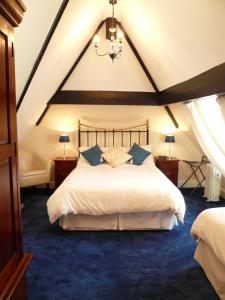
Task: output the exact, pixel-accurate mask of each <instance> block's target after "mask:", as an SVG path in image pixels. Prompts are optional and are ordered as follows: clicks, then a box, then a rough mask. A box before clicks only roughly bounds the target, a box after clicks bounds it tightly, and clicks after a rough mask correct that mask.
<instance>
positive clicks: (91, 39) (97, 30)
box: [53, 20, 105, 97]
mask: <svg viewBox="0 0 225 300" xmlns="http://www.w3.org/2000/svg"><path fill="white" fill-rule="evenodd" d="M104 23H105V20H103V21H102V22H101V23H100V24H99V25H98V27H97V29H96V30H95V32H94V33H93V34H92V36H91V38H90V39H89V40H88V42H87V44H86V45H85V47H84V49H83V50H82V51H81V53H80V55H79V56H78V58H77V59H76V60H75V62H74V63H73V65H72V67H71V68H70V70H69V72H68V73H67V74H66V76H65V77H64V79H63V81H62V82H61V84H60V85H59V87H58V89H57V91H56V92H55V94H56V93H58V92H59V91H60V90H61V89H62V88H63V86H64V84H65V83H66V82H67V80H68V79H69V77H70V75H71V74H72V73H73V71H74V70H75V68H76V66H77V65H78V64H79V62H80V60H81V59H82V57H83V56H84V54H85V52H86V51H87V49H88V47H89V46H90V44H91V43H92V41H93V38H94V36H95V35H96V34H97V33H98V32H99V30H100V29H101V28H102V26H103V24H104ZM53 97H54V96H53Z"/></svg>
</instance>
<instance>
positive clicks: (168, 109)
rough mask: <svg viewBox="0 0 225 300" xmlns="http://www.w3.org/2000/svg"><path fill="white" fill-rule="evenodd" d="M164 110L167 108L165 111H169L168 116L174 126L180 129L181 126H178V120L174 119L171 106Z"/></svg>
mask: <svg viewBox="0 0 225 300" xmlns="http://www.w3.org/2000/svg"><path fill="white" fill-rule="evenodd" d="M164 108H165V110H166V111H167V113H168V115H169V117H170V119H171V121H172V122H173V125H174V126H175V127H176V128H179V125H178V123H177V120H176V119H175V117H174V115H173V113H172V111H171V109H170V108H169V106H168V105H166V106H164Z"/></svg>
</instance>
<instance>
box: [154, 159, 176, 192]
mask: <svg viewBox="0 0 225 300" xmlns="http://www.w3.org/2000/svg"><path fill="white" fill-rule="evenodd" d="M156 166H157V167H158V168H159V169H160V170H161V171H162V172H163V173H164V174H165V175H166V176H167V177H168V178H169V179H170V180H171V181H172V182H173V184H174V185H176V186H177V184H178V169H179V160H178V159H176V158H172V159H162V158H159V157H157V158H156Z"/></svg>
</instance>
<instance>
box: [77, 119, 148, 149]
mask: <svg viewBox="0 0 225 300" xmlns="http://www.w3.org/2000/svg"><path fill="white" fill-rule="evenodd" d="M83 127H84V129H83ZM141 127H142V128H141ZM143 127H144V128H143ZM138 128H139V129H138ZM140 128H141V129H140ZM110 133H111V134H112V136H111V140H112V144H113V146H115V140H116V136H117V137H118V134H120V137H121V138H120V140H121V146H124V137H125V136H129V145H130V147H131V145H132V138H133V136H134V137H135V134H137V141H136V143H138V144H139V145H140V144H141V136H142V135H143V134H145V143H146V144H149V121H148V120H147V121H146V123H144V124H140V125H135V126H132V127H126V128H117V129H115V128H113V129H107V128H101V127H96V126H91V125H86V124H82V123H81V122H80V120H79V121H78V145H79V147H81V146H84V145H82V141H81V138H82V136H83V135H86V145H87V146H88V147H89V145H90V135H93V134H94V135H95V139H94V140H95V143H96V144H98V142H99V141H100V139H99V137H101V136H102V137H103V139H104V140H103V143H102V144H103V145H104V147H106V146H107V140H108V138H107V137H108V135H107V134H110ZM100 135H101V136H100Z"/></svg>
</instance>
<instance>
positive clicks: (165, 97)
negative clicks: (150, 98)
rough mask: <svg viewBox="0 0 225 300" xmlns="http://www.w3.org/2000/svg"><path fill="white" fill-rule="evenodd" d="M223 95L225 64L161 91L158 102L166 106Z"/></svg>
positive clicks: (224, 90)
mask: <svg viewBox="0 0 225 300" xmlns="http://www.w3.org/2000/svg"><path fill="white" fill-rule="evenodd" d="M223 93H225V63H223V64H220V65H218V66H216V67H214V68H212V69H210V70H207V71H205V72H203V73H201V74H199V75H197V76H195V77H193V78H191V79H189V80H186V81H184V82H182V83H179V84H176V85H174V86H172V87H170V88H168V89H166V90H163V91H162V92H160V99H159V101H160V104H161V105H167V104H172V103H177V102H183V101H186V100H193V99H198V98H203V97H206V96H210V95H219V94H223Z"/></svg>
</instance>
